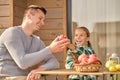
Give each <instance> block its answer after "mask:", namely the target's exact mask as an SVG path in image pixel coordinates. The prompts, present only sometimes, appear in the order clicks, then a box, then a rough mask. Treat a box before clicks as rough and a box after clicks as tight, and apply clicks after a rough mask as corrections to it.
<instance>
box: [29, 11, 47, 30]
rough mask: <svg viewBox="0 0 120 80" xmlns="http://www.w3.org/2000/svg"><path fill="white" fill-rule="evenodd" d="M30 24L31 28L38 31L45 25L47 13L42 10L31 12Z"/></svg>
mask: <svg viewBox="0 0 120 80" xmlns="http://www.w3.org/2000/svg"><path fill="white" fill-rule="evenodd" d="M29 19H30V25H31V26H32V27H31V28H32V29H33V30H34V31H36V30H40V28H41V27H42V26H43V25H44V20H45V15H44V13H43V12H42V11H41V10H37V11H34V13H33V12H32V13H30V17H29Z"/></svg>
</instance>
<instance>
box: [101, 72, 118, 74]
mask: <svg viewBox="0 0 120 80" xmlns="http://www.w3.org/2000/svg"><path fill="white" fill-rule="evenodd" d="M103 74H120V72H109V71H104V72H103Z"/></svg>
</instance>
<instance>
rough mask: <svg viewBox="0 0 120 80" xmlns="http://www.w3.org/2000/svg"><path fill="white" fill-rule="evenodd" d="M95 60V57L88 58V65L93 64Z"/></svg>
mask: <svg viewBox="0 0 120 80" xmlns="http://www.w3.org/2000/svg"><path fill="white" fill-rule="evenodd" d="M97 60H98V59H97V57H89V59H88V63H89V64H90V63H93V62H95V61H97Z"/></svg>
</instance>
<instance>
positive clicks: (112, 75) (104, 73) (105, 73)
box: [103, 71, 120, 80]
mask: <svg viewBox="0 0 120 80" xmlns="http://www.w3.org/2000/svg"><path fill="white" fill-rule="evenodd" d="M118 74H120V72H108V71H104V72H103V79H104V78H105V75H110V76H111V78H112V80H114V75H116V76H118ZM116 80H118V77H116Z"/></svg>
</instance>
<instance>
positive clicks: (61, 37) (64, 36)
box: [58, 34, 67, 41]
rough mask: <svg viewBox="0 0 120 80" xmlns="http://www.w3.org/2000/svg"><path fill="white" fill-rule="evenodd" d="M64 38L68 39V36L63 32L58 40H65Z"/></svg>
mask: <svg viewBox="0 0 120 80" xmlns="http://www.w3.org/2000/svg"><path fill="white" fill-rule="evenodd" d="M63 39H67V36H66V35H63V34H61V35H60V36H59V37H58V40H59V41H60V40H63Z"/></svg>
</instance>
